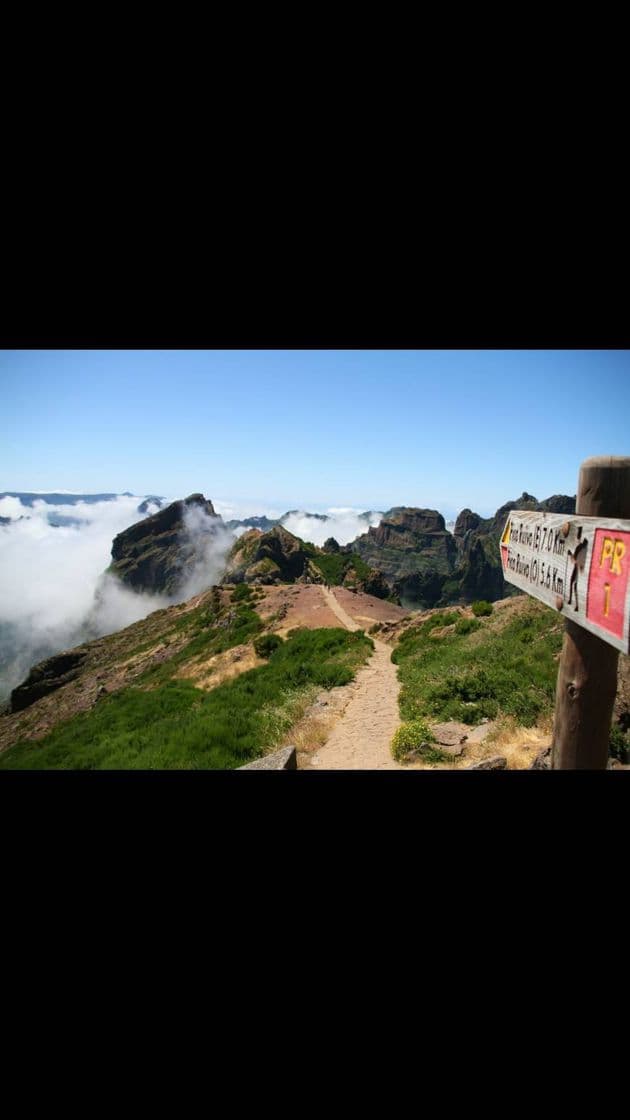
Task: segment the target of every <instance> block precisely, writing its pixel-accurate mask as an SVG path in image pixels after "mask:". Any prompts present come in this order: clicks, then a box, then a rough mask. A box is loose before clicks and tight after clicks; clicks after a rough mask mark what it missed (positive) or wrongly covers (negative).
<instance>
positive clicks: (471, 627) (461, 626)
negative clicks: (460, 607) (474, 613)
mask: <svg viewBox="0 0 630 1120" xmlns="http://www.w3.org/2000/svg"><path fill="white" fill-rule="evenodd" d="M480 626H481V623H480V622H478V621H477V619H476V618H460V620H459V622H458V623H457V625H456V627H455V633H456V634H474V632H475V630H478V629H479V627H480Z"/></svg>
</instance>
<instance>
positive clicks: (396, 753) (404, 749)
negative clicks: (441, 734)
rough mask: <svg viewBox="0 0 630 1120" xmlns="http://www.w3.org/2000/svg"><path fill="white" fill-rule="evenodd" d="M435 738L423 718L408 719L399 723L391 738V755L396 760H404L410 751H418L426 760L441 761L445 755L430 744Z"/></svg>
mask: <svg viewBox="0 0 630 1120" xmlns="http://www.w3.org/2000/svg"><path fill="white" fill-rule="evenodd" d="M434 742H435V739H434V737H433V735H432V733H431V731H430V730H429V727H428V725H427V724H426V723H425V721H424V720H423V719H413V720H409V721H408V722H407V723H403V724H401V725H400V727H399V728H398V730H397V731H396V732H395V734H394V737H393V739H392V746H391V750H392V755H393V757H394V758H395V759H396V762H404V761H405V759H407V758H408V757H409V755H410V754H411V753H412V752H418V753H419V754H421V755H422V758H423V759H424V760H425V761H426V762H443V761H444V760H445V758H446V755H445V754H444V752H443V751H441V750H438V749H437V748H436V747H434V746H433V745H432V744H433V743H434Z"/></svg>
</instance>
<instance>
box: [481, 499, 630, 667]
mask: <svg viewBox="0 0 630 1120" xmlns="http://www.w3.org/2000/svg"><path fill="white" fill-rule="evenodd" d="M500 547H501V563H502V565H503V575H504V577H505V579H506V580H507V581H508V583H513V584H514V585H515V586H516V587H519V588H520V589H521V590H522V591H527V592H528V594H529V595H534V596H535V597H536V598H537V599H541V600H542V602H543V603H546V604H547V605H548V606H550V607H553V608H554V609H555V610H557V611H560V612H561V613H562V614H563V615H564V616H565V618H570V619H571V620H572V621H573V622H577V623H578V625H579V626H583V627H584V628H585V629H586V630H590V631H591V633H593V634H597V636H598V638H602V639H603V640H604V641H605V642H609V643H610V645H612V646H616V648H617V649H620V650H622V651H623V652H624V653H628V652H629V651H630V578H629V577H630V521H615V520H614V519H613V518H597V517H579V516H578V515H573V516H571V517H567V516H565V515H564V514H559V513H528V512H526V511H521V510H513V511H512V512H511V513H510V515H509V517H508V519H507V522H506V525H505V529H504V530H503V536H502V537H501V545H500Z"/></svg>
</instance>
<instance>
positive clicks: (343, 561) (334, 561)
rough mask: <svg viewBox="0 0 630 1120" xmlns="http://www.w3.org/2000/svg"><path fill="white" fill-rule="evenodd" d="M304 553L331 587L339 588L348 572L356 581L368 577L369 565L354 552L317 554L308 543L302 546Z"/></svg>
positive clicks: (313, 547)
mask: <svg viewBox="0 0 630 1120" xmlns="http://www.w3.org/2000/svg"><path fill="white" fill-rule="evenodd" d="M304 551H305V552H306V554H307V556H309V557H310V559H311V560H312V562H313V564H314V565H315V567H316V568H318V569H319V571H320V572H321V573H322V575H323V577H324V579H325V580H326V583H329V584H330V585H331V587H339V586H341V584H342V583H343V581H344V578H345V577H346V575H347V574H348V572H354V573H355V575H356V577H357V579H366V578H367V576H368V575H369V571H370V567H369V564H366V563H365V561H364V560H362V559H361V557H360V556H359V555H358V553H356V552H318V551H317V549H316V548H315V546H314V545H312V544H309V543H306V544H305V545H304Z"/></svg>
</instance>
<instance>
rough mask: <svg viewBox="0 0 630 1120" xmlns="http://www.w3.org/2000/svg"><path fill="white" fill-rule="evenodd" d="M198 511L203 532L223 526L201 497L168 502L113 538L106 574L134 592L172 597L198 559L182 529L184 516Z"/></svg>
mask: <svg viewBox="0 0 630 1120" xmlns="http://www.w3.org/2000/svg"><path fill="white" fill-rule="evenodd" d="M189 510H199V512H200V514H201V515H205V518H203V516H202V520H203V525H202V526H201V528H203V530H204V532H208V533H213V532H216V530H217V529H218V528H219V527H223V521H222V519H221V517H219V516H217V514H216V513H215V509H214V506H213V505H212V502H211V501H209V500H208V499H207V498H205V497H204V495H203V494H190V495H189V497H187V498H184V499H183V500H180V501H177V502H171V504H170V505H168V506H166V507H165V508H164V509H161V510H159V511H158V512H157V513H154V514H152V515H151V517H145V519H144V520H143V521H138V522H137V523H136V524H135V525H131V526H130V527H129V528H128V529H125V530H124V532H122V533H119V534H118V536H117V537H114V541H113V544H112V563H111V565H110V568H109V571H110V573H111V574H112V575H115V576H117V577H118V578H119V579H120V580H122V582H123V583H125V584H127V585H128V586H129V587H133V588H134V590H136V591H152V592H162V593H166V594H175V593H177V592H178V591H179V589H180V587H181V586H182V585H183V583H184V582H185V580H186V578H187V576H188V574H189V573H190V570H191V568H192V566H193V565H194V563H195V561H196V560H197V559H198V544H197V542H196V540H195V539H194V537H193V536H191V534H190V533H189V532H188V530H187V527H186V513H187V512H188V511H189Z"/></svg>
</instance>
